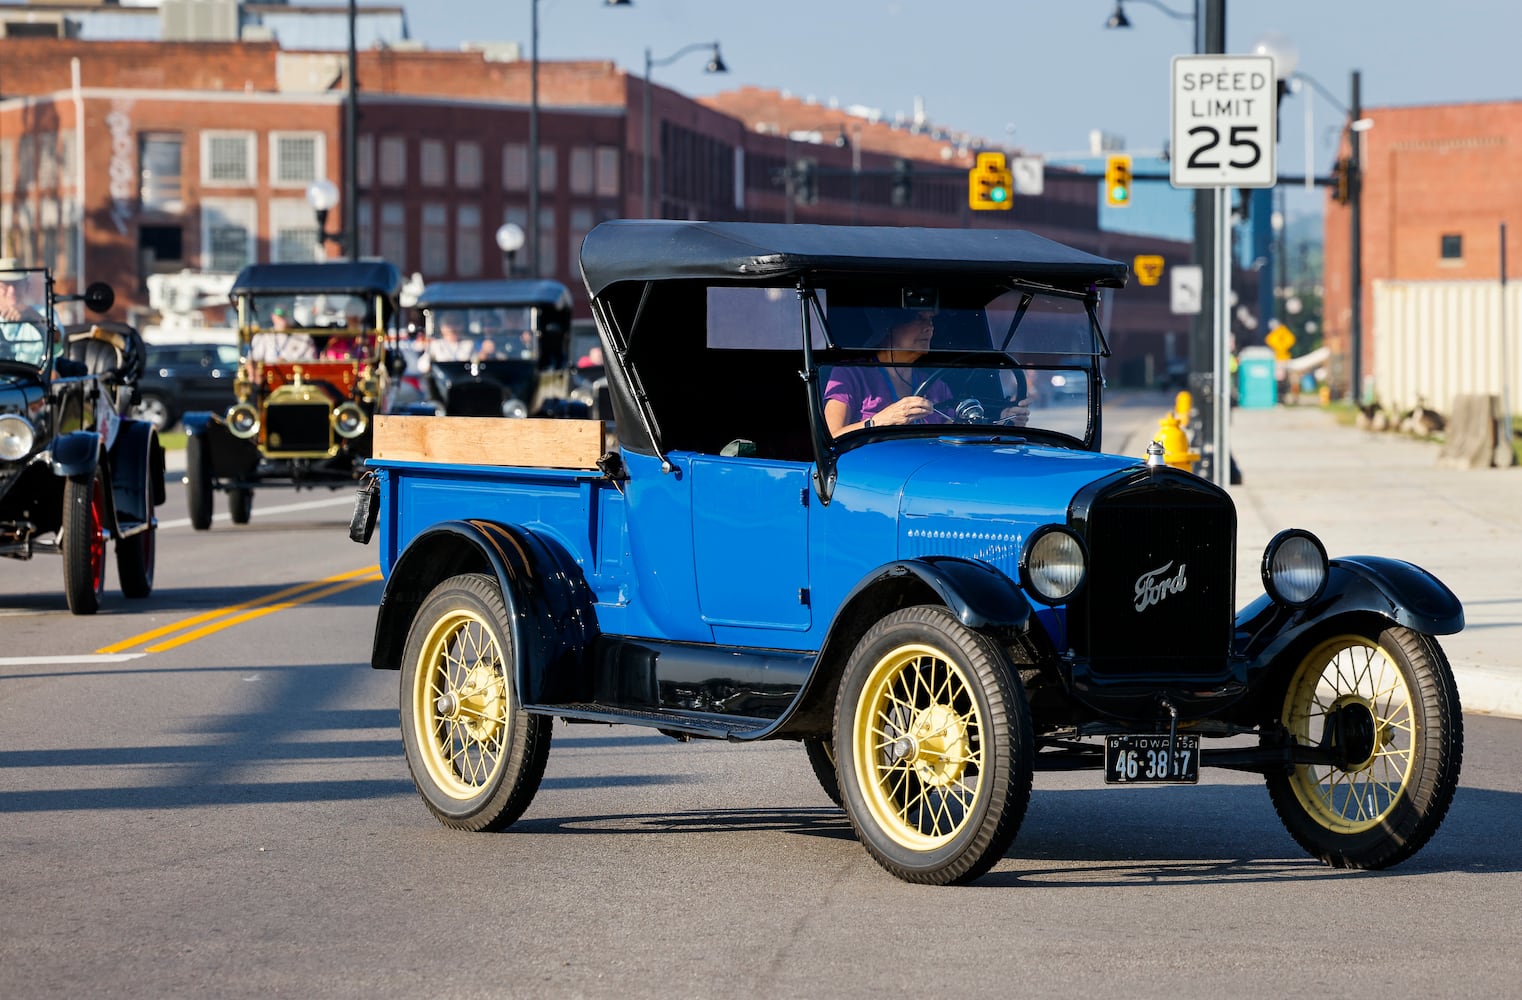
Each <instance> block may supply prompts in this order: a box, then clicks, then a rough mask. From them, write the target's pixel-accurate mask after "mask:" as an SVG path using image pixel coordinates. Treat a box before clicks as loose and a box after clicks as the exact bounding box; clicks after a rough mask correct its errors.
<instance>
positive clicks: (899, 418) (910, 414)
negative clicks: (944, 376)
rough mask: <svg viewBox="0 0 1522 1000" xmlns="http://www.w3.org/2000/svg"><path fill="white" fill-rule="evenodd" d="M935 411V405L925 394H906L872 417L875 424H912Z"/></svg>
mask: <svg viewBox="0 0 1522 1000" xmlns="http://www.w3.org/2000/svg"><path fill="white" fill-rule="evenodd" d="M934 412H935V407H934V406H932V405H931V404H930V400H928V399H926V398H925V397H924V396H905V397H904V398H903V399H900V400H897V401H896V402H893V403H890V404H889V405H887V406H885V407H883V408H882V409H881V410H879V411H878V412H877V415H876V416H874V417H873V418H872V423H873V425H874V426H875V425H877V424H912V423H914V422H915V421H916V420H924V419H925V418H926V417H928V416H930V414H932V413H934Z"/></svg>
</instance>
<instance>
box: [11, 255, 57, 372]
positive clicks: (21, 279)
mask: <svg viewBox="0 0 1522 1000" xmlns="http://www.w3.org/2000/svg"><path fill="white" fill-rule="evenodd" d="M15 266H16V265H15V262H14V261H12V260H9V259H6V260H0V358H4V359H6V360H12V361H25V362H27V363H28V364H33V365H40V364H42V361H43V354H44V353H45V351H46V348H45V345H46V343H47V336H46V333H45V331H46V329H47V320H46V319H45V318H43V315H42V314H41V313H40V312H38V311H37V310H36V309H35V308H34V307H33V306H31V305H29V304H27V303H26V302H24V301H22V299H23V296H24V293H25V291H26V283H27V279H28V278H29V277H30V275H29V274H28V273H27V272H25V271H16V270H11V269H12V268H14V267H15Z"/></svg>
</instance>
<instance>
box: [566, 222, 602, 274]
mask: <svg viewBox="0 0 1522 1000" xmlns="http://www.w3.org/2000/svg"><path fill="white" fill-rule="evenodd" d="M594 222H595V220H594V219H593V217H592V210H591V209H590V208H587V207H585V206H583V207H578V208H573V209H571V231H570V232H568V233H566V237H567V239H566V247H565V249H566V273H567V274H580V273H581V241H582V240H584V239H586V237H587V231H588V230H589V229H591V228H592V226H593V224H594Z"/></svg>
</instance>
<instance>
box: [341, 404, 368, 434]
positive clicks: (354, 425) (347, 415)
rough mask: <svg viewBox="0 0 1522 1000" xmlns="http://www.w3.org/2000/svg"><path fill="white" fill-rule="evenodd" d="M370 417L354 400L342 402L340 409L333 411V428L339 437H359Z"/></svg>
mask: <svg viewBox="0 0 1522 1000" xmlns="http://www.w3.org/2000/svg"><path fill="white" fill-rule="evenodd" d="M368 423H369V419H368V418H367V417H366V416H365V411H364V410H361V409H360V408H359V404H357V403H354V402H348V403H341V404H340V405H339V407H338V409H336V410H334V411H333V430H334V431H335V432H337V434H338V436H339V437H345V438H357V437H359V436H360V435H361V434H363V433H364V432H365V425H366V424H368Z"/></svg>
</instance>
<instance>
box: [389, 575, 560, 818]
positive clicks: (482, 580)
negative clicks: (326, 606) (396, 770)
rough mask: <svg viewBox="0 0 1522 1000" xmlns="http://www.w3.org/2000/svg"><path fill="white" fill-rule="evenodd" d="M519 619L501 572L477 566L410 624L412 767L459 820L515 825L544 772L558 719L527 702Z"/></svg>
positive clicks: (431, 599) (444, 810)
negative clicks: (520, 675) (516, 641)
mask: <svg viewBox="0 0 1522 1000" xmlns="http://www.w3.org/2000/svg"><path fill="white" fill-rule="evenodd" d="M511 622H512V619H511V617H510V616H509V614H508V612H507V605H506V603H505V601H504V600H503V596H502V594H501V592H500V591H499V590H498V586H497V581H496V580H495V579H493V578H491V577H487V576H484V575H482V574H479V573H467V574H464V575H462V576H457V577H453V578H451V579H448V580H445V581H443V582H442V583H440V584H439V585H438V586H437V587H435V588H434V589H433V591H432V592H431V593H430V594H429V595H428V597H427V598H425V599H424V601H423V603H422V604H421V605H420V606H419V608H418V610H417V614H416V615H415V616H414V618H413V621H412V626H411V628H410V629H409V630H408V633H407V643H406V646H405V648H404V650H403V654H402V678H401V681H402V690H401V713H400V714H401V724H402V745H403V748H404V749H405V751H406V754H407V768H408V770H410V771H411V772H412V781H413V784H415V785H416V786H417V790H418V793H419V794H420V795H421V796H422V798H423V802H424V804H426V805H427V807H428V809H429V811H430V812H432V813H433V815H434V816H435V817H436V818H437V819H438V820H439V821H440V822H441V823H443V824H444V825H445V826H450V827H454V828H455V829H460V830H501V829H504V828H506V827H507V826H509V825H511V824H512V823H513V821H514V820H516V819H517V818H518V817H519V816H520V815H522V813H523V810H525V809H527V808H528V804H529V802H530V801H532V799H533V797H534V793H535V792H536V791H537V790H538V788H539V781H540V779H541V778H542V777H543V775H544V765H545V760H546V758H547V757H548V756H549V748H550V720H549V718H548V717H545V716H541V715H530V714H527V713H525V712H524V711H523V709H522V707H521V706H520V705H519V703H518V700H517V693H516V692H515V691H514V689H513V677H514V657H513V647H512V635H513V632H512V628H511ZM525 627H529V626H525Z"/></svg>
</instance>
